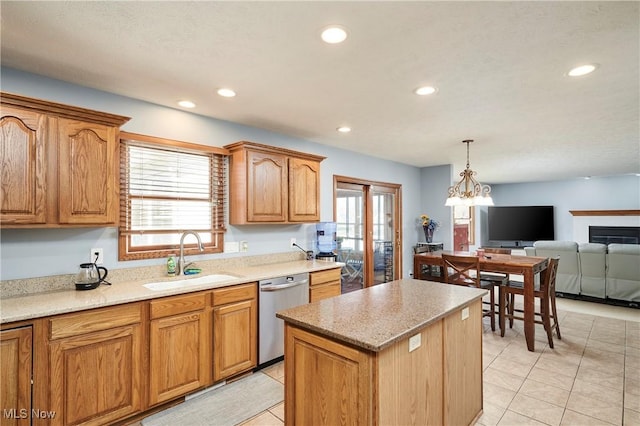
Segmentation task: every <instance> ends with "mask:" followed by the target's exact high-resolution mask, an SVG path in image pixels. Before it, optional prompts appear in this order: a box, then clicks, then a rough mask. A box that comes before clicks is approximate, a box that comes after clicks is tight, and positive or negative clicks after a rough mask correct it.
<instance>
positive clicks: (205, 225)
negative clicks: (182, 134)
mask: <svg viewBox="0 0 640 426" xmlns="http://www.w3.org/2000/svg"><path fill="white" fill-rule="evenodd" d="M145 139H149V137H145ZM162 141H165V140H163V139H160V140H159V142H157V143H151V142H150V141H149V140H144V141H139V140H136V139H135V138H130V139H129V138H127V139H121V145H120V169H121V173H120V176H121V179H120V227H119V233H120V239H121V240H120V242H121V243H122V244H124V247H121V248H120V250H119V252H120V257H124V258H141V257H160V256H163V255H166V254H167V253H168V252H171V250H174V249H175V248H177V245H178V244H179V239H180V236H181V235H182V233H183V232H184V231H186V230H193V231H196V232H198V234H199V235H200V237H201V239H202V242H203V243H204V245H205V247H206V249H207V250H206V251H208V252H219V251H222V245H223V243H222V241H223V238H222V236H223V233H224V232H225V230H226V229H225V226H224V218H225V200H226V194H225V191H226V187H227V185H226V156H225V155H221V154H219V153H216V152H211V151H209V150H208V148H210V147H205V146H202V148H203V149H202V150H199V149H198V148H196V147H199V145H193V144H184V143H174V144H163V143H162ZM194 242H195V241H194ZM135 253H138V254H141V253H145V254H146V255H145V256H133V257H132V255H133V254H135Z"/></svg>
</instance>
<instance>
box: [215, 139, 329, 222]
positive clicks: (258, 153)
mask: <svg viewBox="0 0 640 426" xmlns="http://www.w3.org/2000/svg"><path fill="white" fill-rule="evenodd" d="M225 148H227V149H228V150H229V151H230V152H231V160H230V161H231V167H230V170H231V172H230V176H229V179H230V190H229V192H230V194H229V199H230V207H229V210H230V211H229V222H230V223H231V224H232V225H243V224H251V223H303V222H318V221H319V220H320V162H321V161H322V160H324V158H325V157H321V156H318V155H313V154H306V153H303V152H298V151H292V150H289V149H284V148H277V147H272V146H268V145H262V144H258V143H254V142H244V141H243V142H236V143H234V144H231V145H227V146H225Z"/></svg>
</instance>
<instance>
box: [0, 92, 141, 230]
mask: <svg viewBox="0 0 640 426" xmlns="http://www.w3.org/2000/svg"><path fill="white" fill-rule="evenodd" d="M0 104H1V106H2V110H1V113H2V118H1V119H0V128H1V131H0V144H1V145H2V147H1V148H2V149H1V150H0V152H1V154H0V155H1V157H0V164H1V165H2V170H3V173H2V180H1V181H0V194H2V195H0V197H1V198H0V223H1V224H2V226H3V227H13V228H18V227H74V226H91V225H96V226H109V225H112V226H113V225H115V224H116V221H117V219H118V208H119V205H118V191H119V189H118V182H119V161H118V143H119V141H118V136H119V132H120V126H121V125H122V124H124V123H125V122H127V121H128V120H129V118H128V117H123V116H119V115H114V114H107V113H103V112H99V111H92V110H88V109H83V108H77V107H73V106H69V105H63V104H57V103H53V102H48V101H43V100H39V99H33V98H27V97H24V96H19V95H14V94H9V93H1V94H0Z"/></svg>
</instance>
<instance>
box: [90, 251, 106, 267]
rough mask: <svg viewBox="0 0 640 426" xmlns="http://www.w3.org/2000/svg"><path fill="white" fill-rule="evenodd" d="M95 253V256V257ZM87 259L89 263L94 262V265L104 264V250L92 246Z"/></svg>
mask: <svg viewBox="0 0 640 426" xmlns="http://www.w3.org/2000/svg"><path fill="white" fill-rule="evenodd" d="M96 255H97V258H96ZM89 261H90V262H91V263H95V264H96V265H102V264H104V252H103V251H102V249H101V248H92V249H91V253H90V254H89Z"/></svg>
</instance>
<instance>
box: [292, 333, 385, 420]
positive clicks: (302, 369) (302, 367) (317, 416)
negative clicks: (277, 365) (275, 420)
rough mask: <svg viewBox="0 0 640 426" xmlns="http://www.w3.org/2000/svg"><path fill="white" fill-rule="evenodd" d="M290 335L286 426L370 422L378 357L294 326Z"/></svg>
mask: <svg viewBox="0 0 640 426" xmlns="http://www.w3.org/2000/svg"><path fill="white" fill-rule="evenodd" d="M285 335H286V336H285V342H286V343H285V360H287V361H285V401H286V404H285V424H287V425H356V424H363V425H366V424H371V420H372V418H373V413H372V410H373V405H372V398H373V394H374V387H373V385H372V379H373V376H372V374H373V371H372V365H373V359H372V358H371V357H369V356H368V354H367V353H366V352H364V351H361V350H358V349H355V348H352V347H350V346H347V345H344V344H341V343H338V342H336V341H334V340H331V339H327V338H324V337H321V336H318V335H316V334H312V333H309V332H307V331H304V330H302V329H299V328H296V327H294V326H291V325H289V324H286V327H285ZM310 401H313V403H311V404H310V403H309V402H310Z"/></svg>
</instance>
